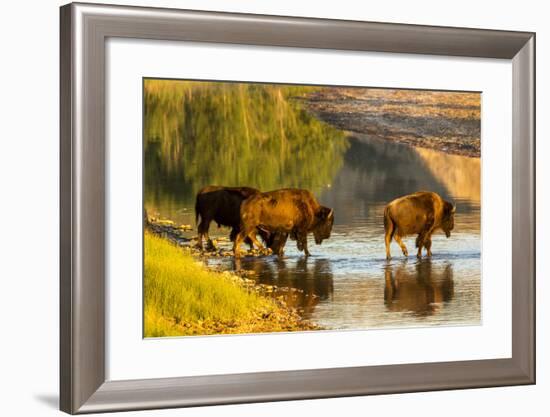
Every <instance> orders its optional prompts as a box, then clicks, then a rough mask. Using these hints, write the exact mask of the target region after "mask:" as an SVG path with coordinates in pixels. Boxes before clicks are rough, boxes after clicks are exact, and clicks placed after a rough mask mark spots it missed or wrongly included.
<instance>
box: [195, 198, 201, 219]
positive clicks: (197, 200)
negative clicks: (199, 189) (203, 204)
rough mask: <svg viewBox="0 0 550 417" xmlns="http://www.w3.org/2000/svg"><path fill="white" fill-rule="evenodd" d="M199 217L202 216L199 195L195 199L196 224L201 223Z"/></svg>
mask: <svg viewBox="0 0 550 417" xmlns="http://www.w3.org/2000/svg"><path fill="white" fill-rule="evenodd" d="M199 217H200V212H199V199H198V197H197V199H196V200H195V224H196V225H198V224H199Z"/></svg>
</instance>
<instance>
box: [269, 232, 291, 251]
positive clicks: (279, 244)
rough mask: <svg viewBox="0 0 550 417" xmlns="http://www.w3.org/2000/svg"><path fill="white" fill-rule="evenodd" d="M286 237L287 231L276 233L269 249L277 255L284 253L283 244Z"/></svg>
mask: <svg viewBox="0 0 550 417" xmlns="http://www.w3.org/2000/svg"><path fill="white" fill-rule="evenodd" d="M287 239H288V233H276V234H275V237H274V239H273V245H272V246H271V249H272V250H273V252H274V253H276V254H277V256H283V255H284V254H285V244H286V241H287Z"/></svg>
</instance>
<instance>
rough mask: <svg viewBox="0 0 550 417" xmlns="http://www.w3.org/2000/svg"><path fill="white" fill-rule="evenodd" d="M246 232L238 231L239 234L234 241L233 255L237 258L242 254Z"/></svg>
mask: <svg viewBox="0 0 550 417" xmlns="http://www.w3.org/2000/svg"><path fill="white" fill-rule="evenodd" d="M244 237H245V236H244V233H243V232H242V231H240V232H239V233H237V236H236V237H235V241H234V242H233V256H235V258H240V256H241V243H242V242H243V240H244Z"/></svg>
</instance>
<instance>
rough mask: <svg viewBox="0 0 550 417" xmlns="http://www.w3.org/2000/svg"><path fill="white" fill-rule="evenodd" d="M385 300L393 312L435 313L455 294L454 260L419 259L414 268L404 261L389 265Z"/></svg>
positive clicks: (424, 314)
mask: <svg viewBox="0 0 550 417" xmlns="http://www.w3.org/2000/svg"><path fill="white" fill-rule="evenodd" d="M385 278H386V284H385V288H384V302H385V304H386V307H387V308H388V310H390V311H392V312H411V313H413V314H414V315H417V316H428V315H432V314H434V313H435V312H437V310H438V309H439V307H440V306H441V304H442V303H446V302H449V301H451V300H452V298H453V295H454V282H453V268H452V266H451V264H446V265H444V266H443V267H442V268H441V267H433V266H432V262H431V261H430V260H428V259H425V260H421V261H418V263H417V264H416V265H415V267H414V269H413V270H411V269H410V267H407V263H403V264H402V265H399V266H397V267H395V269H394V267H393V266H392V265H387V266H386V270H385Z"/></svg>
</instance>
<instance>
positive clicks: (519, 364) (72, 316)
mask: <svg viewBox="0 0 550 417" xmlns="http://www.w3.org/2000/svg"><path fill="white" fill-rule="evenodd" d="M60 14H61V15H60V103H61V110H60V171H61V173H60V220H61V221H60V280H61V285H60V364H61V366H60V408H61V410H63V411H65V412H67V413H71V414H81V413H92V412H106V411H123V410H137V409H152V408H168V407H187V406H201V405H214V404H235V403H246V402H264V401H281V400H297V399H313V398H327V397H343V396H355V395H370V394H386V393H400V392H415V391H428V390H446V389H461V388H478V387H494V386H503V385H521V384H534V383H535V34H534V33H531V32H512V31H499V30H482V29H466V28H451V27H435V26H418V25H406V24H395V23H374V22H358V21H342V20H327V19H310V18H296V17H283V16H266V15H251V14H232V13H214V12H202V11H189V10H175V9H158V8H144V7H128V6H111V5H98V4H83V3H72V4H68V5H65V6H62V7H61V9H60ZM111 37H118V38H139V39H156V40H172V41H174V40H177V41H194V42H219V43H230V44H244V45H268V46H285V47H300V48H322V49H335V50H353V51H377V52H391V53H409V54H434V55H444V56H464V57H486V58H498V59H503V60H508V61H511V63H512V66H513V70H512V72H513V85H512V88H513V116H512V117H513V120H512V123H513V161H512V163H513V166H512V170H513V183H512V225H511V227H512V241H513V243H512V246H513V247H512V259H511V265H512V316H513V317H512V357H511V358H504V359H488V360H473V361H471V360H470V361H455V362H439V363H417V364H404V365H383V366H366V367H348V368H335V369H314V370H292V371H282V372H260V373H243V374H231V375H215V376H188V377H178V378H161V379H142V380H121V381H112V380H106V372H105V370H106V367H105V366H106V351H105V324H106V313H105V258H106V254H105V250H106V249H105V237H106V230H105V227H106V214H105V186H106V183H105V180H106V178H105V165H106V154H105V105H106V102H105V81H106V80H105V43H106V40H107V39H108V38H111ZM505 227H506V226H505Z"/></svg>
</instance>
